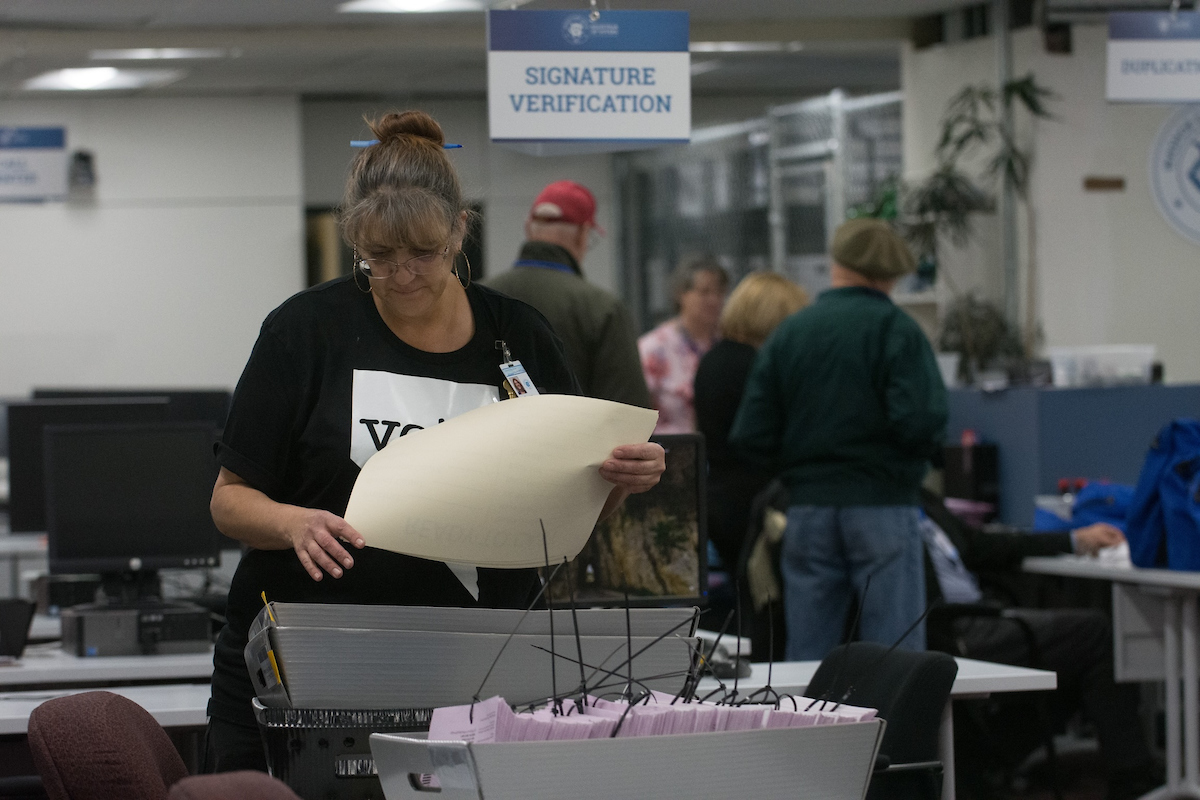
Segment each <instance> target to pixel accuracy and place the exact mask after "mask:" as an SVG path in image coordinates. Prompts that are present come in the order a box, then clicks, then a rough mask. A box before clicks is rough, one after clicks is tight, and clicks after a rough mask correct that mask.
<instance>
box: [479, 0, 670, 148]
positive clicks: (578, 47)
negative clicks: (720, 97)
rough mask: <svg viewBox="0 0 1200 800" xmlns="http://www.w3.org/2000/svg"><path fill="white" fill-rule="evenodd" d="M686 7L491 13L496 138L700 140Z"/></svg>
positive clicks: (491, 114) (635, 142)
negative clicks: (696, 128) (695, 136)
mask: <svg viewBox="0 0 1200 800" xmlns="http://www.w3.org/2000/svg"><path fill="white" fill-rule="evenodd" d="M691 89H692V79H691V61H690V58H689V56H688V14H687V12H686V11H601V12H600V13H599V14H598V15H597V17H596V18H595V19H592V16H591V15H589V14H588V13H587V12H586V11H585V12H578V11H521V10H512V11H489V12H488V120H489V123H490V130H491V138H492V141H496V142H623V143H627V144H629V145H630V146H631V147H636V146H642V145H645V144H651V143H668V142H686V141H688V140H689V138H690V137H691V127H692V105H691Z"/></svg>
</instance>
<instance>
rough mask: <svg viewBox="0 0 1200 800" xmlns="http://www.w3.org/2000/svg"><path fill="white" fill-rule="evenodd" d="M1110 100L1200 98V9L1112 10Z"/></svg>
mask: <svg viewBox="0 0 1200 800" xmlns="http://www.w3.org/2000/svg"><path fill="white" fill-rule="evenodd" d="M1108 99H1109V100H1112V101H1116V102H1132V103H1137V102H1143V103H1155V102H1157V103H1190V102H1196V101H1200V13H1197V12H1194V11H1179V12H1176V13H1171V12H1169V11H1128V12H1122V13H1115V14H1109V15H1108Z"/></svg>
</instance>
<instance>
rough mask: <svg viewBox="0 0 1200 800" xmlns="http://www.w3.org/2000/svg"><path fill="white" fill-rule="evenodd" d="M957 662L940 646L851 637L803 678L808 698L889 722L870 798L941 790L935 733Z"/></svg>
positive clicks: (928, 796) (925, 795)
mask: <svg viewBox="0 0 1200 800" xmlns="http://www.w3.org/2000/svg"><path fill="white" fill-rule="evenodd" d="M957 675H958V664H957V663H956V662H955V660H954V658H953V656H950V655H947V654H946V653H937V652H931V651H923V652H919V651H913V650H900V649H896V650H891V651H889V649H888V648H887V647H885V646H883V645H880V644H876V643H874V642H853V643H851V644H848V645H843V646H841V647H838V648H835V649H834V650H833V651H832V652H830V653H829V655H827V656H826V657H825V660H824V661H822V662H821V665H820V666H819V667H818V668H817V672H816V674H814V675H813V678H812V681H811V682H810V683H809V685H808V691H807V694H808V696H809V697H813V698H827V699H832V700H834V701H840V702H844V703H849V704H851V705H856V706H865V707H867V708H874V709H877V710H878V711H879V716H880V717H881V718H882V719H884V720H886V721H887V730H886V731H885V732H884V734H883V741H882V742H881V743H880V746H879V758H878V759H877V761H876V764H875V772H874V773H873V774H872V776H871V785H870V788H869V789H868V790H867V799H868V800H884V798H887V800H936V798H938V797H940V796H941V791H942V772H943V768H942V762H941V761H940V760H939V758H938V733H939V730H940V728H941V721H942V711H943V710H944V709H945V707H946V703H947V702H949V700H950V688H951V687H952V686H953V685H954V679H955V677H956V676H957Z"/></svg>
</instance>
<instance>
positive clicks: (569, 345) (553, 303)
mask: <svg viewBox="0 0 1200 800" xmlns="http://www.w3.org/2000/svg"><path fill="white" fill-rule="evenodd" d="M593 231H598V232H601V233H603V231H602V230H601V229H600V226H598V225H597V224H596V200H595V198H594V197H592V193H591V192H590V191H588V189H587V187H586V186H583V185H581V184H578V183H575V182H574V181H555V182H554V183H551V184H550V185H549V186H547V187H546V188H544V189H542V191H541V193H540V194H539V195H538V196H537V198H536V199H535V200H534V201H533V206H532V208H530V210H529V217H528V218H527V219H526V220H525V239H526V241H525V243H524V244H523V245H522V246H521V253H520V255H519V256H518V257H517V261H516V263H514V264H513V268H512V269H511V270H509V271H508V272H504V273H501V274H500V275H497V276H496V277H495V278H493V279H491V280H488V281H486V283H487V284H488V286H491V287H492V288H493V289H497V290H499V291H501V292H504V293H505V294H507V295H509V296H511V297H515V298H517V299H518V300H523V301H524V302H526V303H529V305H531V306H533V307H534V308H536V309H537V310H538V311H540V312H542V315H543V316H545V317H546V319H547V320H549V321H550V327H552V328H554V332H555V333H557V334H558V336H559V338H560V339H562V341H563V348H564V349H565V350H566V354H567V363H568V364H570V365H571V369H572V370H573V371H574V372H575V376H576V377H577V378H579V385H580V386H581V387H582V388H583V393H584V394H585V395H587V396H588V397H598V398H600V399H602V400H615V401H617V402H619V403H628V404H629V405H635V406H642V407H643V408H649V407H650V393H649V391H648V390H647V389H646V379H645V377H643V375H642V366H641V362H640V361H639V360H638V351H637V339H636V335H635V332H634V328H633V321H632V320H631V319H630V317H629V314H628V312H627V311H626V310H625V306H624V305H622V304H621V301H620V300H618V299H617V298H616V297H614V296H613V295H611V294H609V293H608V292H606V291H604V290H603V289H601V288H600V287H599V286H593V285H592V284H590V283H588V282H587V281H586V280H584V278H583V271H582V270H581V269H580V264H581V263H582V262H583V257H584V256H585V255H586V254H587V251H588V243H589V239H590V237H591V235H592V232H593Z"/></svg>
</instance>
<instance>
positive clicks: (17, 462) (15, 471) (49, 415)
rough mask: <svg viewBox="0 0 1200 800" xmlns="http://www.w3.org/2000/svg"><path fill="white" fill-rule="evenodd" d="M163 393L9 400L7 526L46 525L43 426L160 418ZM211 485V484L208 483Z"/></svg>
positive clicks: (34, 528) (40, 528)
mask: <svg viewBox="0 0 1200 800" xmlns="http://www.w3.org/2000/svg"><path fill="white" fill-rule="evenodd" d="M166 413H167V399H166V398H165V397H137V398H130V397H120V398H117V397H114V398H107V399H83V400H67V399H63V400H22V401H14V402H11V403H9V404H8V409H7V419H8V525H9V529H10V530H12V532H13V533H43V532H44V531H45V530H46V490H45V482H44V475H45V471H44V470H43V467H42V431H43V430H44V429H45V427H46V426H47V425H72V424H77V425H93V424H108V423H122V422H162V421H163V420H164V419H166ZM209 488H210V489H211V487H209Z"/></svg>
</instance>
